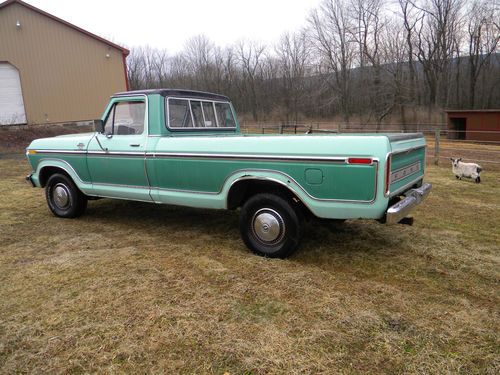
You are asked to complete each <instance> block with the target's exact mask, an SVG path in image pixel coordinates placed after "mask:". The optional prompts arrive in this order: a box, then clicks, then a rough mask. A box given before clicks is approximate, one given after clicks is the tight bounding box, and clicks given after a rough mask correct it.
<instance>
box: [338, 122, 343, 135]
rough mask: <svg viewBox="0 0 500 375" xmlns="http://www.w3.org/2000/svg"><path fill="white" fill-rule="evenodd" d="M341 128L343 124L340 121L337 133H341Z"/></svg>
mask: <svg viewBox="0 0 500 375" xmlns="http://www.w3.org/2000/svg"><path fill="white" fill-rule="evenodd" d="M341 128H342V124H341V123H340V122H339V123H338V124H337V133H340V130H341Z"/></svg>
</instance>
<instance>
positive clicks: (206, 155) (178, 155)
mask: <svg viewBox="0 0 500 375" xmlns="http://www.w3.org/2000/svg"><path fill="white" fill-rule="evenodd" d="M35 151H36V152H37V153H47V154H87V155H89V156H133V157H153V158H196V159H227V160H234V159H242V160H274V161H282V162H286V161H301V162H327V163H347V160H348V159H349V157H350V156H338V157H337V156H335V157H329V156H297V155H285V156H278V155H255V154H212V153H180V152H145V151H99V150H92V151H77V150H69V151H68V150H35ZM375 162H376V160H375V159H373V162H372V164H369V165H373V164H374V163H375ZM367 165H368V164H367Z"/></svg>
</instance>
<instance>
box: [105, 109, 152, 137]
mask: <svg viewBox="0 0 500 375" xmlns="http://www.w3.org/2000/svg"><path fill="white" fill-rule="evenodd" d="M145 114H146V104H145V103H144V102H136V101H131V102H119V103H116V104H115V105H114V106H113V108H112V109H111V111H110V113H109V115H108V118H107V119H106V123H105V124H104V132H105V134H116V135H131V134H142V133H143V132H144V117H145Z"/></svg>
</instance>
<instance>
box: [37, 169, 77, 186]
mask: <svg viewBox="0 0 500 375" xmlns="http://www.w3.org/2000/svg"><path fill="white" fill-rule="evenodd" d="M55 173H60V174H64V175H66V176H68V177H69V178H71V176H70V175H69V174H68V172H66V171H65V170H64V169H62V168H59V167H43V168H42V169H41V170H40V173H39V181H40V185H41V186H42V187H45V185H46V184H47V181H48V180H49V178H50V176H52V175H53V174H55ZM71 179H72V178H71ZM72 180H73V179H72Z"/></svg>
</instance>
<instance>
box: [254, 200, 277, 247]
mask: <svg viewBox="0 0 500 375" xmlns="http://www.w3.org/2000/svg"><path fill="white" fill-rule="evenodd" d="M252 231H253V233H254V235H255V237H256V238H257V239H258V240H260V241H262V242H264V243H266V244H274V243H277V242H279V241H281V240H282V239H283V236H284V235H285V222H284V221H283V218H282V217H281V216H280V214H279V213H277V212H276V211H274V210H272V209H270V208H262V209H260V210H258V211H257V212H256V213H255V215H253V219H252Z"/></svg>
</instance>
